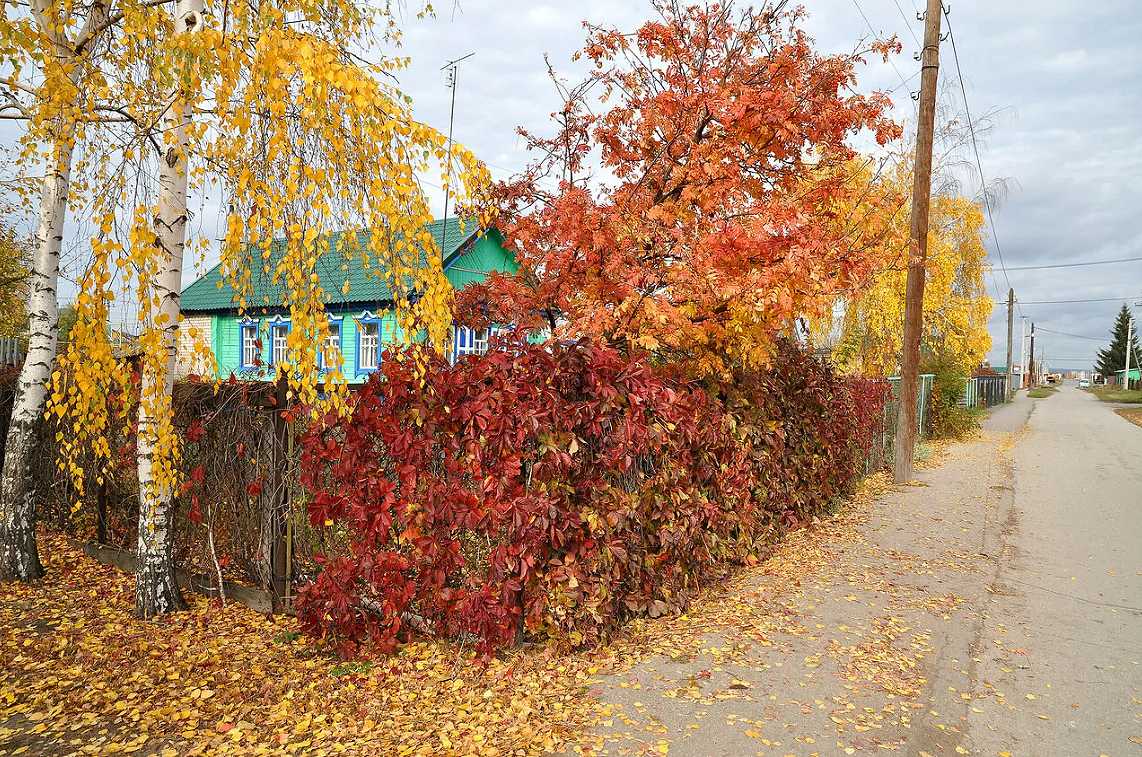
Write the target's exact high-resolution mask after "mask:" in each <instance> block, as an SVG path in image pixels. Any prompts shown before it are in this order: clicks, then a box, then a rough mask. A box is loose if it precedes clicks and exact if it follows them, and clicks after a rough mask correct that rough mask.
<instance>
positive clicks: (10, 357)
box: [0, 336, 24, 368]
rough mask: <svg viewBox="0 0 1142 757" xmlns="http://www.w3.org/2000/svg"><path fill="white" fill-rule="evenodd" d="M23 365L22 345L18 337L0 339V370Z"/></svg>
mask: <svg viewBox="0 0 1142 757" xmlns="http://www.w3.org/2000/svg"><path fill="white" fill-rule="evenodd" d="M23 364H24V345H23V344H22V343H21V340H20V338H19V337H14V336H6V337H3V338H0V368H5V367H8V366H17V365H23Z"/></svg>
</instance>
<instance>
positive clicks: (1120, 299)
mask: <svg viewBox="0 0 1142 757" xmlns="http://www.w3.org/2000/svg"><path fill="white" fill-rule="evenodd" d="M1134 296H1135V295H1130V296H1129V297H1089V298H1087V299H1083V300H1024V301H1023V302H1022V303H1021V304H1023V305H1064V304H1069V303H1073V302H1123V301H1125V300H1129V299H1130V297H1134ZM997 301H998V300H997ZM1020 312H1022V311H1020Z"/></svg>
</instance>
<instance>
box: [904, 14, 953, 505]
mask: <svg viewBox="0 0 1142 757" xmlns="http://www.w3.org/2000/svg"><path fill="white" fill-rule="evenodd" d="M942 12H943V7H942V6H941V4H940V0H928V10H927V12H926V13H925V17H924V50H923V52H922V53H921V56H920V60H921V69H920V117H919V119H918V120H917V126H916V166H915V169H914V174H915V175H914V177H913V181H912V239H911V242H910V244H909V247H910V249H909V255H908V285H907V289H906V290H905V302H904V354H903V356H902V359H901V361H900V362H901V366H900V396H899V405H900V411H899V412H898V413H897V417H896V460H895V465H894V466H893V471H892V474H893V475H892V478H893V480H894V481H895V482H896V483H898V484H902V483H904V482H905V481H909V480H910V479H911V478H912V456H913V455H914V454H915V450H916V431H917V429H916V404H917V393H918V390H919V384H920V332H921V329H922V328H923V325H924V262H925V260H926V259H927V256H928V206H929V204H930V203H931V199H932V133H933V131H934V130H935V126H936V77H937V75H938V74H939V69H940V14H941V13H942Z"/></svg>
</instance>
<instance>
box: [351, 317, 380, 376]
mask: <svg viewBox="0 0 1142 757" xmlns="http://www.w3.org/2000/svg"><path fill="white" fill-rule="evenodd" d="M357 334H358V337H357V339H358V342H357V367H358V368H360V369H361V370H362V371H375V370H377V366H378V365H379V363H380V353H381V324H380V321H363V322H361V323H359V324H358V327H357Z"/></svg>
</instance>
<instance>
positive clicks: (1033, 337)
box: [1027, 321, 1035, 389]
mask: <svg viewBox="0 0 1142 757" xmlns="http://www.w3.org/2000/svg"><path fill="white" fill-rule="evenodd" d="M1027 386H1028V387H1029V388H1031V389H1034V388H1035V322H1034V321H1031V383H1030V384H1028V385H1027Z"/></svg>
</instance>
